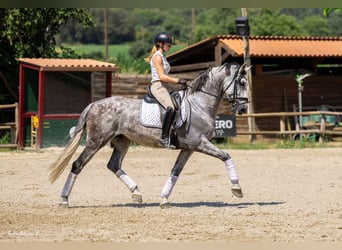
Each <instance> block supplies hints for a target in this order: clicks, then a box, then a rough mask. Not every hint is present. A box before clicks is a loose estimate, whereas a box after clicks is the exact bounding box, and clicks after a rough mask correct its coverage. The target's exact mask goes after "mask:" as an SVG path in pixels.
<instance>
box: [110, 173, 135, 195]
mask: <svg viewBox="0 0 342 250" xmlns="http://www.w3.org/2000/svg"><path fill="white" fill-rule="evenodd" d="M115 175H116V176H117V177H118V178H119V179H120V180H121V181H122V182H123V183H125V185H126V186H127V187H128V188H129V190H130V191H131V192H133V191H134V189H136V188H137V184H136V183H135V182H134V181H133V180H132V178H131V177H129V176H128V175H127V174H126V173H125V171H123V170H122V169H119V170H118V171H117V172H116V173H115Z"/></svg>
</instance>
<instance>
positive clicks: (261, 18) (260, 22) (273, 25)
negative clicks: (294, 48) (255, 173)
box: [249, 9, 308, 36]
mask: <svg viewBox="0 0 342 250" xmlns="http://www.w3.org/2000/svg"><path fill="white" fill-rule="evenodd" d="M249 24H250V26H251V35H258V36H305V35H308V34H307V33H306V32H305V31H304V30H303V29H302V27H301V26H300V25H299V23H298V21H297V19H296V18H295V17H292V16H287V15H284V14H281V13H280V12H279V10H273V9H261V10H260V11H259V13H258V14H257V15H250V23H249Z"/></svg>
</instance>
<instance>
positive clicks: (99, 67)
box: [18, 58, 118, 72]
mask: <svg viewBox="0 0 342 250" xmlns="http://www.w3.org/2000/svg"><path fill="white" fill-rule="evenodd" d="M18 61H19V62H20V63H25V64H29V65H31V66H33V67H37V68H39V70H40V71H92V72H100V71H117V69H118V67H117V66H116V64H113V63H107V62H101V61H97V60H93V59H61V58H19V59H18Z"/></svg>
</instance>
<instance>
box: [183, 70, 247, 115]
mask: <svg viewBox="0 0 342 250" xmlns="http://www.w3.org/2000/svg"><path fill="white" fill-rule="evenodd" d="M242 67H244V65H242V66H241V67H240V68H239V69H238V70H237V71H236V72H235V73H234V77H233V79H232V80H231V82H230V83H229V84H228V86H227V87H225V88H224V89H223V90H222V93H221V94H220V95H216V94H212V93H210V92H207V91H204V90H202V89H200V90H199V91H200V92H202V93H204V94H206V95H210V96H213V97H215V98H217V99H227V100H228V101H229V102H230V103H232V106H233V107H232V109H236V108H237V107H238V106H240V105H243V104H246V103H249V102H250V101H249V100H248V97H240V96H238V89H237V86H238V84H240V81H241V78H242V75H241V74H240V71H241V69H242ZM232 84H234V90H233V93H232V94H230V95H229V96H228V97H227V96H225V95H224V93H225V92H226V91H227V89H229V88H230V86H231V85H232ZM188 87H189V88H191V86H188Z"/></svg>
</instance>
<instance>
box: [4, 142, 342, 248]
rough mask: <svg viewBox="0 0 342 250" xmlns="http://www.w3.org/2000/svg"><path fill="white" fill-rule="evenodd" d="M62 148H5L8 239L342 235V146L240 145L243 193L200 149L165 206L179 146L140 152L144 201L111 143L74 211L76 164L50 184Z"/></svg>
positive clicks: (135, 156) (128, 164)
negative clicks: (120, 169)
mask: <svg viewBox="0 0 342 250" xmlns="http://www.w3.org/2000/svg"><path fill="white" fill-rule="evenodd" d="M61 150H62V149H60V148H53V149H45V150H42V151H41V152H34V151H24V152H9V153H0V190H1V193H0V194H1V195H0V201H1V202H0V242H7V241H10V242H12V241H30V242H35V241H45V242H53V241H97V242H145V241H148V242H165V241H168V242H179V241H190V242H195V241H206V242H208V241H219V242H260V241H268V242H269V241H276V242H279V241H280V242H288V241H289V242H301V241H328V242H332V241H339V242H341V240H342V195H341V194H342V169H341V150H342V149H341V148H328V149H298V150H280V149H277V150H230V151H229V153H230V154H231V156H232V157H233V159H234V161H235V163H236V166H237V171H238V174H239V176H240V182H241V186H242V188H243V191H244V195H245V196H244V198H242V199H238V198H235V197H232V195H231V193H230V184H229V181H228V176H227V173H226V170H225V167H224V164H223V163H222V162H220V161H219V160H217V159H214V158H211V157H209V156H206V155H202V154H197V153H196V154H194V155H193V156H192V158H191V159H190V161H189V162H188V164H187V165H186V167H185V169H184V171H183V173H182V175H181V177H180V179H179V181H178V183H177V185H176V187H175V189H174V191H173V193H172V195H171V197H170V201H171V202H172V203H173V205H174V207H173V208H171V209H164V210H162V209H160V208H159V202H160V196H159V194H160V191H161V189H162V187H163V185H164V183H165V181H166V179H167V176H168V174H169V172H170V170H171V167H172V165H173V162H174V161H175V159H176V155H177V151H168V150H156V149H150V148H144V147H132V148H130V150H129V152H128V155H127V157H126V159H125V161H124V169H125V170H126V172H127V173H128V174H129V175H130V176H131V177H132V178H133V179H134V180H135V181H136V182H137V183H138V185H139V188H140V191H141V192H142V193H143V199H144V201H143V203H142V204H141V205H137V204H134V203H132V202H131V198H130V193H129V191H128V190H127V189H126V187H125V186H124V185H123V184H122V183H121V182H119V180H118V179H117V178H116V177H115V176H114V174H112V173H111V172H110V171H109V170H107V169H106V164H107V160H108V159H109V157H110V154H111V149H110V148H109V147H106V148H104V149H102V150H101V151H100V152H99V153H98V154H97V155H96V156H95V157H94V158H93V159H92V160H91V161H90V163H89V164H88V165H87V166H86V167H85V169H84V170H83V172H82V173H81V174H80V175H79V177H78V179H77V182H76V184H75V187H74V189H73V192H72V194H71V196H70V205H71V207H70V208H61V207H59V206H58V203H59V202H60V198H59V195H60V192H61V189H62V187H63V184H64V182H65V179H66V176H67V174H68V172H69V170H70V167H68V168H67V170H66V171H65V172H64V173H63V174H62V176H61V177H60V178H59V179H58V180H57V181H56V182H55V183H54V184H53V185H51V184H50V183H49V182H48V181H47V176H48V170H47V168H48V166H49V164H50V163H52V162H53V161H54V160H55V159H56V157H57V155H58V154H59V153H60V152H61ZM78 152H80V151H79V150H78ZM77 155H78V154H76V155H75V156H77Z"/></svg>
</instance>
